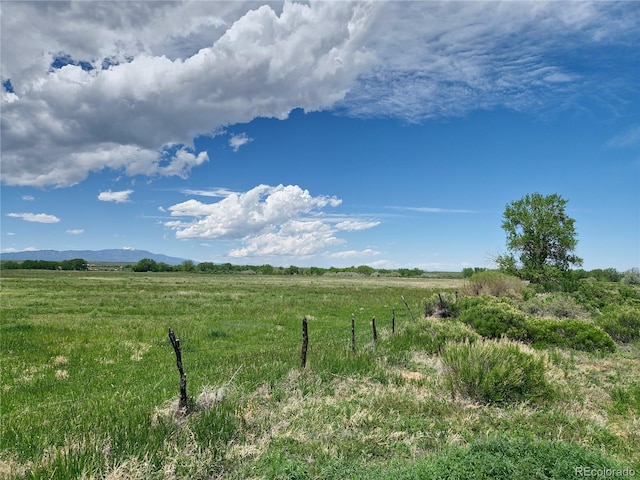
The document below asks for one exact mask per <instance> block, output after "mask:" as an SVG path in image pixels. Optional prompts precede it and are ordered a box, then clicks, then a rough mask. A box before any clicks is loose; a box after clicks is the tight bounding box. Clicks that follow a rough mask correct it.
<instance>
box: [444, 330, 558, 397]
mask: <svg viewBox="0 0 640 480" xmlns="http://www.w3.org/2000/svg"><path fill="white" fill-rule="evenodd" d="M441 358H442V363H443V365H444V371H445V382H446V385H447V387H448V388H449V389H450V390H451V393H452V395H454V396H455V395H456V394H459V395H463V396H465V397H467V398H470V399H472V400H476V401H478V402H482V403H492V404H500V403H508V402H518V401H525V400H528V401H531V400H538V399H541V398H543V397H546V396H547V395H548V394H549V393H550V388H549V385H548V383H547V380H546V377H545V368H546V367H545V361H544V359H543V358H542V357H539V356H538V355H536V354H534V353H529V352H525V351H523V350H522V349H521V347H520V345H518V344H517V343H514V342H511V341H508V340H483V341H477V342H474V343H469V342H464V343H447V344H446V345H445V347H444V349H443V351H442V353H441Z"/></svg>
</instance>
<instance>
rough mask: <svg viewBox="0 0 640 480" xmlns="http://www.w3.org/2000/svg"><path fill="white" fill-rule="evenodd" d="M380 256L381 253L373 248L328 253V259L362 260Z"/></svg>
mask: <svg viewBox="0 0 640 480" xmlns="http://www.w3.org/2000/svg"><path fill="white" fill-rule="evenodd" d="M377 255H380V252H378V251H377V250H374V249H372V248H366V249H364V250H344V251H342V252H333V253H327V254H326V255H325V256H326V257H327V258H360V257H374V256H377Z"/></svg>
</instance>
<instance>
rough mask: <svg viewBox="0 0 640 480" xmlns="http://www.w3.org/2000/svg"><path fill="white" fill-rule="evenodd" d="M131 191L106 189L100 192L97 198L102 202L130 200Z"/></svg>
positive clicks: (124, 201)
mask: <svg viewBox="0 0 640 480" xmlns="http://www.w3.org/2000/svg"><path fill="white" fill-rule="evenodd" d="M132 193H133V190H121V191H119V192H112V191H111V190H107V191H106V192H100V194H99V195H98V200H100V201H102V202H115V203H126V202H129V201H130V200H129V197H130V196H131V194H132Z"/></svg>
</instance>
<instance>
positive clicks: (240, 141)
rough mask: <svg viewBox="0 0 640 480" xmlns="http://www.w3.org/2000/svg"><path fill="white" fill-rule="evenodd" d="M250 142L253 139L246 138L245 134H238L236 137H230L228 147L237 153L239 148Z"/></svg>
mask: <svg viewBox="0 0 640 480" xmlns="http://www.w3.org/2000/svg"><path fill="white" fill-rule="evenodd" d="M251 141H253V138H251V137H248V136H247V134H246V133H240V134H238V135H234V136H232V137H231V138H230V139H229V146H230V147H231V148H232V149H233V151H234V152H237V151H238V150H239V149H240V147H242V146H243V145H246V144H247V143H249V142H251Z"/></svg>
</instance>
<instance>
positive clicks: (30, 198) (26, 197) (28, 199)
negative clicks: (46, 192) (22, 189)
mask: <svg viewBox="0 0 640 480" xmlns="http://www.w3.org/2000/svg"><path fill="white" fill-rule="evenodd" d="M35 199H36V198H35V197H34V196H33V195H23V196H22V200H24V201H25V202H33V201H34V200H35Z"/></svg>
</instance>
